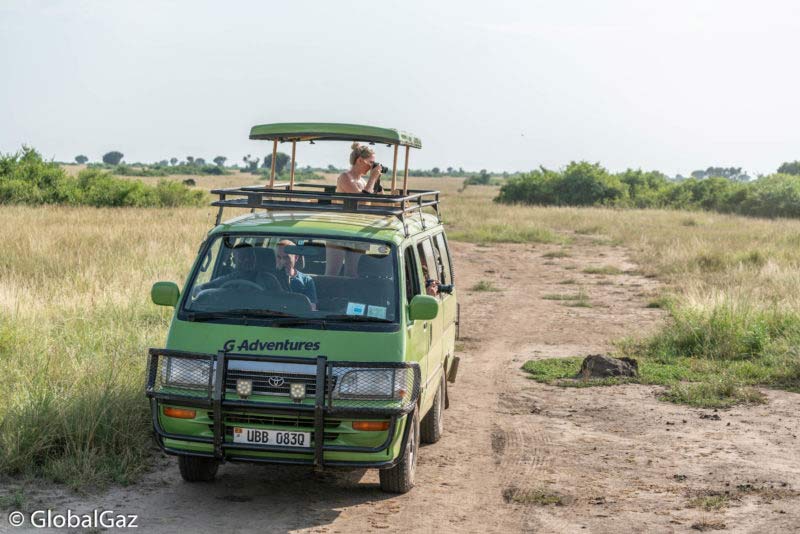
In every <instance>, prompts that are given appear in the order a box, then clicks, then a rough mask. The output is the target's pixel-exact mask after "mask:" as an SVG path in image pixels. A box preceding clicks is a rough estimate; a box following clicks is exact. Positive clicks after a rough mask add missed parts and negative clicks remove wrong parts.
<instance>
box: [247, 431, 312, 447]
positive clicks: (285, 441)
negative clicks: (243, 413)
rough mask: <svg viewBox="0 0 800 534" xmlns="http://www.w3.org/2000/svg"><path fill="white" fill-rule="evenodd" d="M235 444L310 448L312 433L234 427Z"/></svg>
mask: <svg viewBox="0 0 800 534" xmlns="http://www.w3.org/2000/svg"><path fill="white" fill-rule="evenodd" d="M233 442H234V443H247V444H250V445H280V446H283V447H310V446H311V432H292V431H287V430H264V429H262V428H242V427H238V426H237V427H233Z"/></svg>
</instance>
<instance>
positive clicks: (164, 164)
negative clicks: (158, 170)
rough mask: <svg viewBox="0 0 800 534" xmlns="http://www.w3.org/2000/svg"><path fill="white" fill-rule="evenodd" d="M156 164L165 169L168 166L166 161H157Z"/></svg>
mask: <svg viewBox="0 0 800 534" xmlns="http://www.w3.org/2000/svg"><path fill="white" fill-rule="evenodd" d="M158 164H159V165H160V166H161V167H166V166H167V165H169V161H167V160H165V159H162V160H161V161H159V162H158Z"/></svg>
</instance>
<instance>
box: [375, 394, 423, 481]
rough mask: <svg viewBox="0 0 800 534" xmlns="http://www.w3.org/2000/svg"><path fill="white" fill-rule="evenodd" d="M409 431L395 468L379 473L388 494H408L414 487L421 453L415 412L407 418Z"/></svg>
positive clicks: (417, 420)
mask: <svg viewBox="0 0 800 534" xmlns="http://www.w3.org/2000/svg"><path fill="white" fill-rule="evenodd" d="M406 424H410V425H411V426H410V427H409V429H408V439H407V440H406V446H405V448H404V449H403V451H402V452H401V453H400V459H399V461H398V462H397V463H396V464H395V466H394V467H391V468H389V469H382V470H381V471H379V475H380V479H381V490H383V491H385V492H387V493H407V492H408V491H410V490H411V488H413V487H414V478H415V475H416V471H417V456H418V453H419V416H418V414H417V410H414V411H413V412H411V413H410V414H408V415H407V416H406Z"/></svg>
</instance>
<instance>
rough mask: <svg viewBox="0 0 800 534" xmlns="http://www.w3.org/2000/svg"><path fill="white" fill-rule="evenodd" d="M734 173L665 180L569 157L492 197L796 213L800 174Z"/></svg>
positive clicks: (760, 214) (799, 212) (511, 180)
mask: <svg viewBox="0 0 800 534" xmlns="http://www.w3.org/2000/svg"><path fill="white" fill-rule="evenodd" d="M785 166H786V165H784V166H782V168H783V167H785ZM733 170H736V169H733ZM736 176H740V175H736ZM736 176H734V177H733V178H725V177H719V176H717V177H711V178H689V179H686V180H682V181H671V180H669V179H668V178H667V177H666V176H664V175H663V174H661V173H659V172H657V171H650V172H645V171H642V170H633V169H628V170H626V171H625V172H622V173H619V174H616V175H614V174H610V173H608V171H606V170H605V169H604V168H603V167H601V166H600V165H599V164H596V163H595V164H590V163H587V162H585V161H582V162H578V163H575V162H572V163H570V164H569V165H568V166H567V167H566V168H565V169H564V170H562V171H552V170H548V169H545V168H543V167H542V168H540V169H538V170H535V171H533V172H530V173H527V174H521V175H517V176H512V177H510V178H509V179H508V180H506V182H505V183H504V184H503V185H502V186H501V187H500V193H499V194H498V196H497V198H496V199H495V201H497V202H502V203H506V204H514V203H521V204H535V205H543V206H613V207H627V208H674V209H686V210H697V209H702V210H711V211H719V212H723V213H735V214H739V215H750V216H755V217H794V218H800V175H792V174H773V175H771V176H765V177H761V178H759V179H758V180H753V181H739V180H737V179H735V178H736Z"/></svg>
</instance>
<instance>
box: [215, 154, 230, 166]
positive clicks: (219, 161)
mask: <svg viewBox="0 0 800 534" xmlns="http://www.w3.org/2000/svg"><path fill="white" fill-rule="evenodd" d="M226 161H228V158H226V157H225V156H217V157H216V158H214V163H215V164H216V165H217V167H222V166H223V165H225V162H226Z"/></svg>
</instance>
